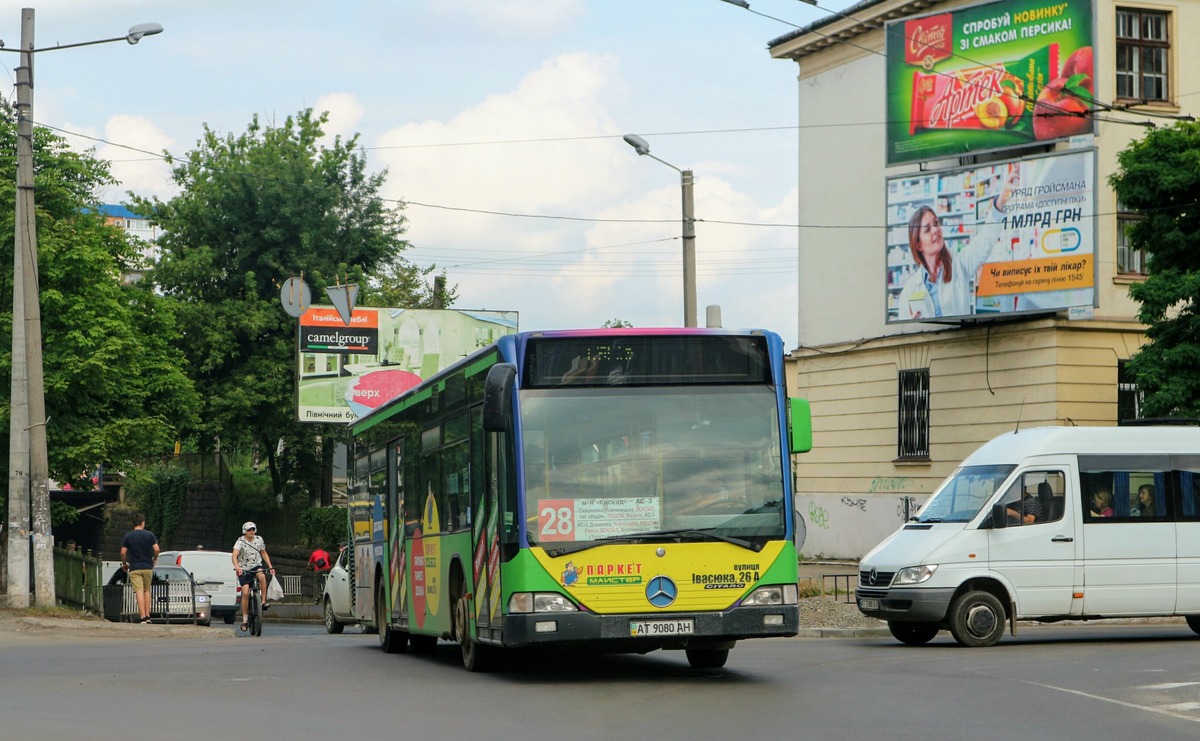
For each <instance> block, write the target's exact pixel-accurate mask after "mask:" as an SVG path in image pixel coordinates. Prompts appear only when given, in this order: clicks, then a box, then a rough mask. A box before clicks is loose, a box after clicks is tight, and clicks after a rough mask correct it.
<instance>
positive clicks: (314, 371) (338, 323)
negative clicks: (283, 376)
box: [297, 306, 517, 422]
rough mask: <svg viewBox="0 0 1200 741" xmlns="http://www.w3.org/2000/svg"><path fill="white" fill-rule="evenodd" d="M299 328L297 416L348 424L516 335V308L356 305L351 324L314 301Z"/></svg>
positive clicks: (301, 320)
mask: <svg viewBox="0 0 1200 741" xmlns="http://www.w3.org/2000/svg"><path fill="white" fill-rule="evenodd" d="M298 330H299V341H298V345H299V347H298V350H299V356H298V368H299V370H298V373H297V377H298V379H299V380H298V382H297V415H298V419H299V420H300V421H301V422H350V421H353V420H355V419H358V418H359V417H361V416H363V415H365V414H367V413H369V412H370V411H372V410H373V409H375V408H377V407H379V406H381V405H383V404H385V403H387V402H388V401H391V400H392V399H394V398H396V397H397V396H399V395H400V394H402V393H404V392H405V391H407V390H408V389H410V388H412V387H413V386H416V385H417V384H419V383H420V382H421V381H422V380H424V379H426V378H429V377H430V376H432V375H433V374H434V373H437V372H438V371H440V370H442V369H443V368H447V367H449V366H450V365H452V364H453V363H455V362H457V361H458V360H460V359H462V358H464V357H466V356H467V355H470V354H471V353H473V352H475V351H476V350H478V349H479V348H481V347H486V346H487V345H490V344H491V343H493V342H495V341H496V340H497V339H499V338H500V337H502V336H503V335H507V334H514V333H515V332H516V331H517V312H515V311H459V310H450V309H444V310H434V309H386V308H359V309H355V310H354V313H353V314H352V315H351V317H350V326H348V327H347V326H346V325H345V324H344V323H343V322H342V319H341V317H340V316H339V315H338V312H337V309H335V308H333V307H332V306H313V307H311V308H310V309H308V310H307V311H305V312H304V313H303V314H302V315H301V316H300V320H299V327H298Z"/></svg>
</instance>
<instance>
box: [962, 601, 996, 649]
mask: <svg viewBox="0 0 1200 741" xmlns="http://www.w3.org/2000/svg"><path fill="white" fill-rule="evenodd" d="M950 632H951V633H952V634H953V635H954V640H956V641H958V642H959V643H960V644H962V645H964V646H969V647H971V648H983V647H986V646H994V645H996V642H997V641H999V640H1000V636H1002V635H1004V605H1002V604H1000V600H998V599H996V597H995V596H994V595H992V594H991V593H989V592H983V591H978V590H977V591H974V592H967V593H966V594H964V595H963V596H961V597H959V598H958V599H957V600H955V601H954V604H953V605H951V607H950Z"/></svg>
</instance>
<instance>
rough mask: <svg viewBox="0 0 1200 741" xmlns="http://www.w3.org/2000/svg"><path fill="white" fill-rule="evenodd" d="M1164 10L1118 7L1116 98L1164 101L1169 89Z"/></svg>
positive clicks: (1167, 48)
mask: <svg viewBox="0 0 1200 741" xmlns="http://www.w3.org/2000/svg"><path fill="white" fill-rule="evenodd" d="M1169 21H1170V16H1169V14H1167V13H1161V12H1155V11H1149V10H1133V9H1130V8H1118V9H1117V97H1118V98H1124V99H1126V100H1140V101H1151V100H1153V101H1165V100H1168V98H1169V95H1170V92H1171V88H1170V84H1169V82H1170V81H1169V79H1168V76H1167V57H1168V55H1169V53H1170V50H1171V43H1170V38H1169V36H1168V33H1167V26H1168V23H1169Z"/></svg>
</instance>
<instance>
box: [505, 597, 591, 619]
mask: <svg viewBox="0 0 1200 741" xmlns="http://www.w3.org/2000/svg"><path fill="white" fill-rule="evenodd" d="M578 610H579V608H578V607H576V606H575V603H574V602H572V601H571V600H569V599H567V598H566V597H564V596H562V595H561V594H558V593H557V592H517V593H515V594H513V596H512V597H510V598H509V600H508V611H509V613H512V614H517V613H530V612H577V611H578Z"/></svg>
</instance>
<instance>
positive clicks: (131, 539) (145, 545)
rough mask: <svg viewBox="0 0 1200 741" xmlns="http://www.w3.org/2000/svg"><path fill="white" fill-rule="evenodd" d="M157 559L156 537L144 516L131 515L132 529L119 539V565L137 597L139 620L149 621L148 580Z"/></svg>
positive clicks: (138, 514)
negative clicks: (122, 538) (126, 574)
mask: <svg viewBox="0 0 1200 741" xmlns="http://www.w3.org/2000/svg"><path fill="white" fill-rule="evenodd" d="M156 561H158V538H156V537H154V533H152V532H150V531H149V530H147V529H146V516H145V515H144V514H142V513H141V512H138V513H137V514H135V515H134V516H133V529H132V530H130V531H129V532H127V533H125V539H124V540H122V541H121V565H122V567H124V569H125V571H126V572H127V573H128V574H129V583H130V584H132V585H133V594H134V597H135V598H136V599H137V608H138V615H139V617H140V618H141V622H143V623H148V622H150V582H151V581H152V580H153V579H154V563H155V562H156Z"/></svg>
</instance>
